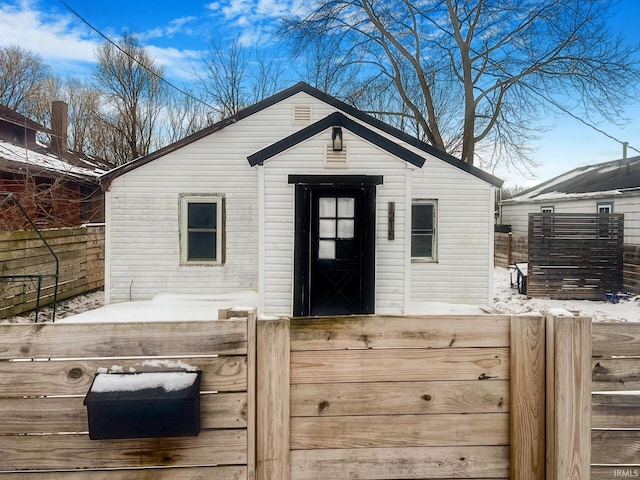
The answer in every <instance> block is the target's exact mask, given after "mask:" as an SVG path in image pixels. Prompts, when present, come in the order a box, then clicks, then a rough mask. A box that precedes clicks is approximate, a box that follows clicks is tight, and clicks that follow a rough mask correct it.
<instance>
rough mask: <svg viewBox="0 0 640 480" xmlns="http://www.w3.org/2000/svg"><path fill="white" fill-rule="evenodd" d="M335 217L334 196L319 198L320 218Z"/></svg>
mask: <svg viewBox="0 0 640 480" xmlns="http://www.w3.org/2000/svg"><path fill="white" fill-rule="evenodd" d="M335 217H336V199H335V198H327V197H322V198H320V218H335Z"/></svg>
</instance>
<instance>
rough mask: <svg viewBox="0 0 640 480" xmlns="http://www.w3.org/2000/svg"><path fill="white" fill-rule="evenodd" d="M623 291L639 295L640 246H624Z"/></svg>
mask: <svg viewBox="0 0 640 480" xmlns="http://www.w3.org/2000/svg"><path fill="white" fill-rule="evenodd" d="M623 279H624V290H625V291H627V292H633V293H636V294H640V245H625V246H624V272H623Z"/></svg>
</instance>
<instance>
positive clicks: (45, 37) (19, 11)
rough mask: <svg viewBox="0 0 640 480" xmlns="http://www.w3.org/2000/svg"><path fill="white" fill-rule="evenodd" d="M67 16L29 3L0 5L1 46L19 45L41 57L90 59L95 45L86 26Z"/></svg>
mask: <svg viewBox="0 0 640 480" xmlns="http://www.w3.org/2000/svg"><path fill="white" fill-rule="evenodd" d="M73 20H74V19H73V17H71V16H70V15H62V14H57V15H50V14H46V13H44V12H42V11H39V10H37V9H36V7H35V5H34V4H33V3H32V2H29V1H24V2H22V3H21V4H20V5H19V6H12V5H6V4H5V5H0V32H2V35H0V46H9V45H18V46H20V47H22V48H25V49H27V50H30V51H32V52H33V53H36V54H38V55H40V56H41V57H42V58H43V60H45V61H47V60H62V61H81V62H93V61H94V50H95V47H96V46H97V45H98V43H99V42H98V41H97V40H96V39H95V38H91V37H90V35H88V33H87V31H86V30H85V29H80V28H78V27H76V26H74V25H73Z"/></svg>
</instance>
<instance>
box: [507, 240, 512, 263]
mask: <svg viewBox="0 0 640 480" xmlns="http://www.w3.org/2000/svg"><path fill="white" fill-rule="evenodd" d="M509 265H513V233H511V232H509V233H508V234H507V268H509Z"/></svg>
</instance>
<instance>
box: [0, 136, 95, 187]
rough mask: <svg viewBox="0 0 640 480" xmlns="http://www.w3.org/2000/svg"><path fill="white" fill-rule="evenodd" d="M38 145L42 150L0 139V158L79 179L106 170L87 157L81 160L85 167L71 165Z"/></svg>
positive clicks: (91, 176) (93, 176)
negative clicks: (92, 162)
mask: <svg viewBox="0 0 640 480" xmlns="http://www.w3.org/2000/svg"><path fill="white" fill-rule="evenodd" d="M39 146H40V147H41V148H42V152H39V151H35V150H31V149H27V148H25V147H24V146H20V145H14V144H12V143H9V142H5V141H3V140H0V158H2V159H5V160H6V161H8V162H13V163H14V164H15V165H16V166H17V167H19V166H20V164H24V165H25V166H29V167H30V168H40V169H41V170H43V171H47V172H54V173H57V174H64V175H67V176H71V177H76V178H79V179H87V178H95V179H97V178H98V177H99V176H100V175H102V174H103V173H105V172H106V171H107V170H105V169H103V168H100V167H98V166H97V165H93V164H91V163H90V160H89V159H82V162H83V163H85V164H86V165H87V166H86V167H82V166H77V165H73V164H72V163H70V162H68V161H66V160H64V159H61V158H60V157H58V156H56V155H55V154H53V153H52V152H49V151H47V150H46V146H44V145H41V144H40V145H39ZM19 168H22V167H19Z"/></svg>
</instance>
